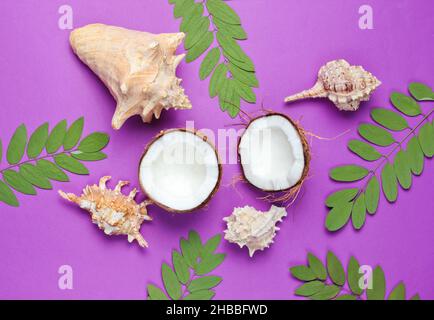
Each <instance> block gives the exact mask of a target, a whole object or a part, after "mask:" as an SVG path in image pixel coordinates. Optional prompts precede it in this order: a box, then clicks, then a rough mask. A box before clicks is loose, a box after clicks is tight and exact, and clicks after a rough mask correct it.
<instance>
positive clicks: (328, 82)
mask: <svg viewBox="0 0 434 320" xmlns="http://www.w3.org/2000/svg"><path fill="white" fill-rule="evenodd" d="M380 85H381V82H380V81H379V80H378V79H377V78H376V77H375V76H373V75H372V74H371V73H369V72H367V71H365V69H363V67H361V66H351V65H350V64H349V63H348V62H347V61H345V60H334V61H331V62H329V63H327V64H326V65H325V66H323V67H322V68H321V69H320V71H319V74H318V82H317V83H316V84H315V86H314V87H313V88H312V89H309V90H305V91H303V92H300V93H298V94H295V95H292V96H290V97H287V98H286V99H285V102H292V101H297V100H300V99H307V98H328V99H330V101H332V102H333V103H334V104H335V105H336V107H337V108H338V109H339V110H343V111H356V110H357V109H359V106H360V103H361V102H362V101H368V100H369V99H370V98H371V95H372V94H373V93H374V91H375V89H377V88H378V87H379V86H380Z"/></svg>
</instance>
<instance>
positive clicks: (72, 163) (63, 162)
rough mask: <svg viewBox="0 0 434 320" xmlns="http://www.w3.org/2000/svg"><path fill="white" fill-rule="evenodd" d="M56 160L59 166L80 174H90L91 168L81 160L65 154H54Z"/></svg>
mask: <svg viewBox="0 0 434 320" xmlns="http://www.w3.org/2000/svg"><path fill="white" fill-rule="evenodd" d="M54 161H55V162H56V164H57V165H58V166H59V167H61V168H63V169H65V170H67V171H69V172H72V173H75V174H80V175H87V174H89V170H88V169H87V168H86V167H85V166H84V165H83V164H82V163H81V162H79V161H78V160H76V159H74V158H72V157H70V156H67V155H65V154H59V155H57V156H54Z"/></svg>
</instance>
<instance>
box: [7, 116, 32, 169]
mask: <svg viewBox="0 0 434 320" xmlns="http://www.w3.org/2000/svg"><path fill="white" fill-rule="evenodd" d="M26 143H27V129H26V126H25V125H24V124H22V125H20V126H19V127H18V128H17V129H16V130H15V133H14V134H13V136H12V138H11V141H10V142H9V146H8V150H7V153H6V158H7V160H8V162H9V164H11V165H14V164H17V163H18V162H20V161H21V159H22V158H23V156H24V151H25V149H26Z"/></svg>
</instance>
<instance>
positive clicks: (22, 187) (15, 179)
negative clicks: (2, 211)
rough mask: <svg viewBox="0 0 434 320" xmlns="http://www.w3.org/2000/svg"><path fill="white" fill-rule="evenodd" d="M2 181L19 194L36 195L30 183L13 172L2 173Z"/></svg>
mask: <svg viewBox="0 0 434 320" xmlns="http://www.w3.org/2000/svg"><path fill="white" fill-rule="evenodd" d="M3 179H4V180H5V182H6V183H7V184H8V185H9V186H11V187H12V188H14V189H15V190H17V191H18V192H21V193H23V194H27V195H35V194H36V190H35V188H34V187H33V186H32V184H31V183H30V182H28V181H27V180H26V179H24V177H23V176H22V175H21V174H20V173H18V172H16V171H14V170H5V171H3Z"/></svg>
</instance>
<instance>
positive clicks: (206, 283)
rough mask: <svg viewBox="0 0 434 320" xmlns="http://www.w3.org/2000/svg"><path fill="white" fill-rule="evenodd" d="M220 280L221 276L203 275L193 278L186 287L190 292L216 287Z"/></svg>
mask: <svg viewBox="0 0 434 320" xmlns="http://www.w3.org/2000/svg"><path fill="white" fill-rule="evenodd" d="M221 281H222V278H221V277H216V276H205V277H201V278H197V279H194V280H193V281H191V283H190V284H189V285H188V287H187V288H188V291H190V292H195V291H200V290H206V289H211V288H214V287H216V286H217V285H218V284H219V283H220V282H221Z"/></svg>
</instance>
